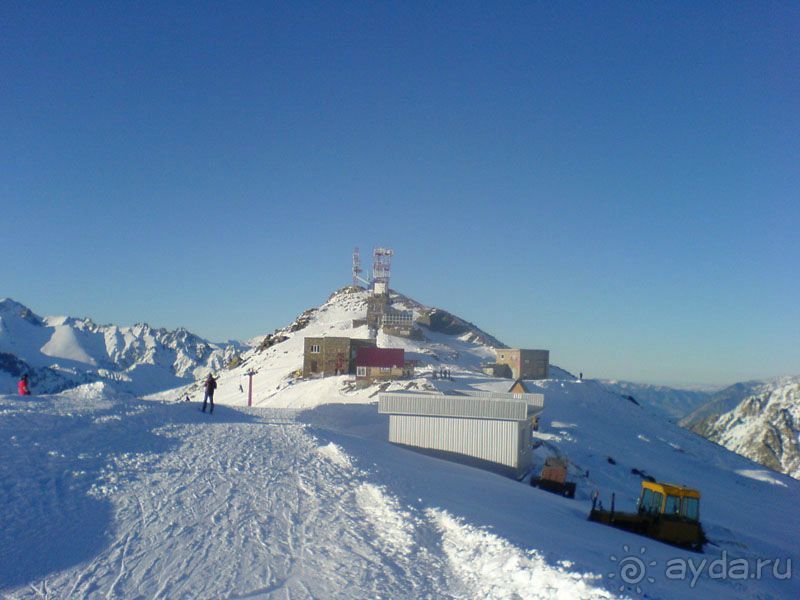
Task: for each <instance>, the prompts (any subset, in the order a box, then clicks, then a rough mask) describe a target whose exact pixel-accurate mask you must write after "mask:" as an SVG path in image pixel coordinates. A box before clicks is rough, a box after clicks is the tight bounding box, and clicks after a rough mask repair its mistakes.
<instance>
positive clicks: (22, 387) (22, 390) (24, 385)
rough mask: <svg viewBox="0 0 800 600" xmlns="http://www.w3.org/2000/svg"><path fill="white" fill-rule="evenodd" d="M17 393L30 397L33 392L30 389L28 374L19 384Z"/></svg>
mask: <svg viewBox="0 0 800 600" xmlns="http://www.w3.org/2000/svg"><path fill="white" fill-rule="evenodd" d="M17 391H18V392H19V395H20V396H30V395H31V390H30V388H29V387H28V374H27V373H26V374H25V375H23V376H22V377H20V380H19V381H18V382H17Z"/></svg>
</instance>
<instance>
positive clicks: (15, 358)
mask: <svg viewBox="0 0 800 600" xmlns="http://www.w3.org/2000/svg"><path fill="white" fill-rule="evenodd" d="M241 349H242V346H241V345H239V344H227V345H217V344H212V343H211V342H209V341H207V340H204V339H203V338H201V337H199V336H197V335H195V334H193V333H191V332H190V331H188V330H186V329H185V328H182V327H181V328H178V329H175V330H168V329H165V328H154V327H151V326H150V325H148V324H146V323H141V324H137V325H133V326H131V327H120V326H116V325H97V324H96V323H95V322H94V321H92V319H89V318H75V317H65V316H58V317H43V318H42V317H39V316H38V315H36V314H35V313H33V311H31V310H30V309H29V308H27V307H26V306H24V305H22V304H20V303H19V302H16V301H14V300H11V299H4V300H3V301H2V302H0V355H2V356H1V357H0V358H2V360H0V392H2V391H6V392H10V391H12V390H13V389H14V387H15V385H16V384H15V380H16V378H17V377H19V375H21V374H22V373H28V374H29V375H30V378H31V383H32V386H33V389H34V390H35V391H36V392H38V393H46V392H55V391H59V390H63V389H67V388H70V387H73V386H76V385H81V384H84V383H87V382H92V381H107V382H110V383H111V384H112V385H115V386H117V387H119V388H120V389H122V390H124V391H128V392H133V393H149V392H153V391H157V390H159V389H166V388H171V387H175V386H176V385H181V384H184V383H187V382H188V381H193V380H194V379H195V377H196V375H197V374H198V373H200V372H202V373H206V372H207V371H208V370H212V369H213V370H220V369H222V368H224V367H225V365H226V364H227V363H228V362H229V361H230V359H231V358H232V357H233V356H234V355H235V354H237V353H238V352H239V351H241Z"/></svg>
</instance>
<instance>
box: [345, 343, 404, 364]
mask: <svg viewBox="0 0 800 600" xmlns="http://www.w3.org/2000/svg"><path fill="white" fill-rule="evenodd" d="M405 356H406V352H405V350H403V349H402V348H359V349H358V350H356V366H357V367H383V368H386V369H391V368H392V367H394V368H398V369H402V368H403V363H404V361H405Z"/></svg>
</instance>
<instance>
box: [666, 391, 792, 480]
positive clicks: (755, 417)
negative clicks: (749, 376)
mask: <svg viewBox="0 0 800 600" xmlns="http://www.w3.org/2000/svg"><path fill="white" fill-rule="evenodd" d="M681 425H683V426H684V427H687V428H689V429H691V430H692V431H694V432H696V433H699V434H700V435H703V436H705V437H707V438H708V439H710V440H712V441H714V442H717V443H718V444H721V445H723V446H725V447H726V448H728V449H729V450H732V451H734V452H737V453H739V454H742V455H743V456H746V457H748V458H750V459H752V460H754V461H756V462H759V463H761V464H763V465H765V466H767V467H769V468H771V469H774V470H776V471H780V472H782V473H786V474H787V475H790V476H791V477H794V478H795V479H800V376H783V377H776V378H773V379H770V380H767V381H748V382H744V383H738V384H736V385H733V386H730V387H728V388H726V389H724V390H721V391H720V392H718V393H717V394H715V395H714V396H713V397H712V398H711V400H710V401H709V402H708V403H707V404H705V405H703V406H701V407H700V408H698V409H697V410H695V411H694V412H693V413H692V414H690V415H689V416H688V417H686V418H685V419H684V420H683V421H681Z"/></svg>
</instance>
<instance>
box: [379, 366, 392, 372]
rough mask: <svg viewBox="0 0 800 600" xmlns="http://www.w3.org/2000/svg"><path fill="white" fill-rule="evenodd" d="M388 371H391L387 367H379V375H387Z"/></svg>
mask: <svg viewBox="0 0 800 600" xmlns="http://www.w3.org/2000/svg"><path fill="white" fill-rule="evenodd" d="M389 371H391V369H390V368H389V367H381V373H388V372H389Z"/></svg>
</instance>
